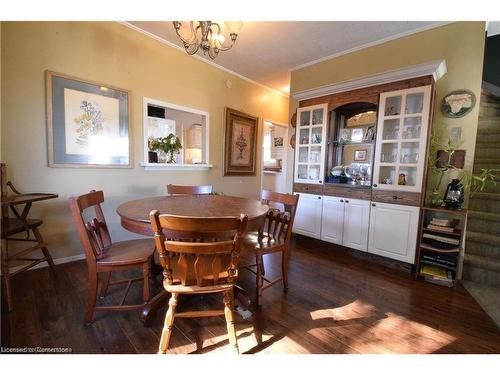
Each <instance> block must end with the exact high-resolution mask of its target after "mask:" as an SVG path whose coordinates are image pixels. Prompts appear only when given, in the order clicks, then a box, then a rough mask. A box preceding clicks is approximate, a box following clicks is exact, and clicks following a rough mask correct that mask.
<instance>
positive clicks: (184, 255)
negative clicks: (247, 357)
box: [150, 210, 248, 353]
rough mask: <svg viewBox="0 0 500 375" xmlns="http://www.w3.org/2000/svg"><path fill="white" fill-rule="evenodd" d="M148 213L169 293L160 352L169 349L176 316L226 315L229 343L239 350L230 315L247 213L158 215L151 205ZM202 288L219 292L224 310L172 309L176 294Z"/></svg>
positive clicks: (202, 292) (205, 290) (176, 298)
mask: <svg viewBox="0 0 500 375" xmlns="http://www.w3.org/2000/svg"><path fill="white" fill-rule="evenodd" d="M150 217H151V225H152V228H153V231H154V233H155V244H156V249H157V251H158V253H159V256H160V263H161V265H162V266H163V269H164V272H163V275H164V280H163V286H164V288H165V290H166V291H167V292H169V293H171V298H170V301H169V308H168V311H167V314H166V316H165V324H164V327H163V331H162V334H161V339H160V346H159V353H165V352H166V350H167V349H168V343H169V341H170V336H171V334H172V327H173V324H174V318H175V317H178V318H193V317H208V316H218V315H225V318H226V324H227V331H228V335H229V342H230V344H231V345H232V347H233V349H234V351H235V352H236V353H238V343H237V340H236V331H235V328H234V318H233V308H234V295H233V287H234V285H235V283H236V279H237V277H238V268H237V265H238V256H239V251H240V245H241V238H242V235H243V233H244V231H245V228H246V225H247V221H248V218H247V216H246V215H243V214H242V215H241V216H240V217H239V218H228V217H223V218H190V217H179V216H172V215H160V214H159V212H158V211H157V210H154V211H151V213H150ZM166 238H176V239H178V238H183V239H185V238H189V239H190V240H167V239H166ZM216 238H217V239H216ZM222 238H224V240H222ZM205 293H222V294H223V296H224V298H223V301H224V309H223V310H208V311H207V310H205V311H185V312H179V313H177V312H176V307H177V303H178V297H179V295H180V294H205Z"/></svg>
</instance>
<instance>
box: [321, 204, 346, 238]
mask: <svg viewBox="0 0 500 375" xmlns="http://www.w3.org/2000/svg"><path fill="white" fill-rule="evenodd" d="M343 227H344V199H343V198H337V197H328V196H324V197H323V211H322V213H321V239H322V240H323V241H328V242H332V243H336V244H339V245H342V231H343Z"/></svg>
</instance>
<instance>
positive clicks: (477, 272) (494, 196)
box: [462, 92, 500, 326]
mask: <svg viewBox="0 0 500 375" xmlns="http://www.w3.org/2000/svg"><path fill="white" fill-rule="evenodd" d="M482 168H483V169H484V168H490V169H499V170H500V98H498V97H495V96H492V95H490V94H488V93H486V92H483V93H482V95H481V101H480V109H479V126H478V132H477V141H476V152H475V158H474V173H478V172H481V169H482ZM497 174H498V176H499V178H498V179H497V180H498V182H497V185H496V186H492V185H491V184H490V185H489V186H487V187H486V188H485V190H484V191H482V192H477V193H472V194H471V198H470V201H469V215H468V222H467V233H466V241H465V257H464V269H463V275H462V279H463V284H464V286H465V287H466V288H467V290H468V291H469V292H470V293H471V294H472V296H473V297H474V298H476V300H477V301H478V302H479V304H480V305H481V306H482V307H483V309H484V310H485V311H486V312H487V313H488V314H489V315H490V316H491V317H492V318H493V320H495V322H496V323H497V325H499V326H500V172H498V173H497Z"/></svg>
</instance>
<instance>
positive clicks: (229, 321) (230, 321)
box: [224, 289, 239, 354]
mask: <svg viewBox="0 0 500 375" xmlns="http://www.w3.org/2000/svg"><path fill="white" fill-rule="evenodd" d="M233 299H234V297H233V289H228V290H227V291H225V292H224V315H225V317H226V325H227V335H228V336H229V343H230V344H231V346H232V347H233V351H234V353H235V354H239V349H238V340H237V338H236V330H235V328H234V317H233V309H232V306H233Z"/></svg>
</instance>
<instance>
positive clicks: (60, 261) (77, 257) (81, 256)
mask: <svg viewBox="0 0 500 375" xmlns="http://www.w3.org/2000/svg"><path fill="white" fill-rule="evenodd" d="M82 259H85V254H78V255H73V256H70V257H63V258H57V259H54V263H55V264H56V265H57V264H64V263H70V262H76V261H77V260H82ZM48 266H49V264H48V263H47V262H41V263H38V264H37V265H36V266H34V267H33V268H30V269H29V270H27V271H32V270H36V269H39V268H45V267H48ZM22 267H23V266H22V265H21V266H16V267H10V268H9V272H10V273H14V272H16V271H17V270H19V269H21V268H22Z"/></svg>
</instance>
